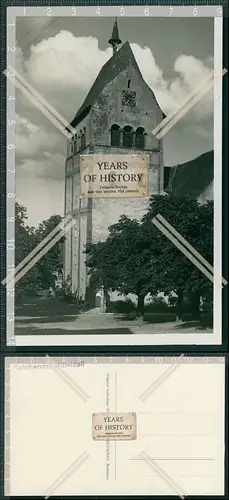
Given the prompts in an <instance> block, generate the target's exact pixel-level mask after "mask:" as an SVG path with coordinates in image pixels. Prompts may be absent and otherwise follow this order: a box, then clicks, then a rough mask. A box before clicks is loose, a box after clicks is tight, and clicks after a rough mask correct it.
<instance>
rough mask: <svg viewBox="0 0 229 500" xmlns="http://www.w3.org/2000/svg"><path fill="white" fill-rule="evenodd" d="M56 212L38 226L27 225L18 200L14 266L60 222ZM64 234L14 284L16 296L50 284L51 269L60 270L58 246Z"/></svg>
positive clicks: (41, 288)
mask: <svg viewBox="0 0 229 500" xmlns="http://www.w3.org/2000/svg"><path fill="white" fill-rule="evenodd" d="M61 220H62V217H61V216H60V215H52V216H51V217H49V219H47V220H44V221H43V222H41V223H40V224H39V226H38V228H36V229H35V228H34V227H30V226H28V225H27V209H26V207H24V206H23V205H20V204H19V203H16V204H15V242H16V245H15V248H16V251H15V265H16V266H17V265H18V264H19V263H20V262H21V261H22V260H23V259H24V258H25V257H27V255H28V254H29V253H30V252H31V251H32V250H34V248H36V247H37V245H38V244H39V243H40V242H41V241H43V240H44V238H45V237H46V236H47V235H48V234H50V233H51V231H52V230H53V229H54V228H55V227H56V226H57V225H58V224H59V223H60V222H61ZM63 239H64V237H63V238H62V239H61V240H59V241H58V242H57V243H56V244H55V245H53V247H52V248H51V249H50V250H49V251H48V252H47V253H46V254H45V255H43V256H42V257H41V259H40V260H39V261H38V262H37V263H36V264H35V265H34V266H33V267H32V268H31V269H30V270H29V271H28V272H27V273H26V274H25V276H23V277H22V278H21V279H20V281H18V283H16V296H17V297H18V296H20V297H21V296H22V295H23V294H24V293H28V292H34V291H35V292H36V291H39V290H44V289H47V288H49V287H51V286H53V282H54V275H53V274H54V272H57V271H59V270H60V269H62V266H63V262H62V260H63V258H62V251H61V246H62V242H63Z"/></svg>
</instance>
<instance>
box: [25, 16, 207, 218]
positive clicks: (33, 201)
mask: <svg viewBox="0 0 229 500" xmlns="http://www.w3.org/2000/svg"><path fill="white" fill-rule="evenodd" d="M213 22H214V21H213V19H211V18H205V19H204V18H199V19H196V18H195V19H194V18H182V19H167V18H154V19H148V18H147V19H145V18H144V19H138V20H136V19H134V18H129V19H123V18H122V19H120V20H119V31H120V37H121V39H122V41H123V42H125V41H126V40H128V41H129V42H130V44H131V47H132V50H133V52H134V55H135V58H136V60H137V63H138V65H139V68H140V70H141V72H142V75H143V77H144V79H145V81H146V82H147V83H148V85H149V86H150V87H151V88H152V90H153V91H154V92H155V95H156V98H157V100H158V102H159V104H160V106H161V109H162V110H163V111H164V113H165V114H167V113H169V112H171V111H173V110H174V109H176V106H177V105H178V103H179V102H180V101H182V99H183V98H184V97H185V96H186V95H187V94H188V93H189V92H190V91H191V90H192V89H193V88H195V87H196V86H197V85H198V83H199V82H200V81H202V80H203V79H204V78H205V77H206V76H207V75H208V74H209V72H210V71H211V70H212V68H213V61H214V24H213ZM112 26H113V19H111V18H103V19H97V18H93V19H83V18H81V19H79V18H78V19H77V18H52V19H51V20H49V19H41V18H26V19H25V18H23V19H22V18H21V19H20V18H18V20H17V24H16V37H17V53H16V68H17V71H18V72H19V73H20V74H21V75H22V76H23V77H24V78H26V80H27V81H28V82H29V83H30V84H31V85H32V86H33V87H34V88H35V89H36V90H37V91H39V92H40V93H41V94H42V96H43V97H44V98H45V99H46V100H47V101H48V102H49V103H50V104H51V105H52V106H54V108H55V109H56V110H57V111H58V112H59V113H60V114H61V115H62V116H63V117H64V118H65V119H66V120H67V121H71V120H72V118H73V117H74V115H75V114H76V112H77V110H78V108H79V107H80V105H81V104H82V101H83V100H84V98H85V96H86V94H87V92H88V90H89V89H90V87H91V85H92V83H93V81H94V80H95V78H96V76H97V74H98V72H99V70H100V69H101V67H102V66H103V65H104V64H105V62H106V61H107V60H108V59H109V58H110V57H111V55H112V51H111V47H110V46H109V44H108V39H109V38H110V35H111V31H112ZM16 113H17V116H16V120H17V126H16V196H17V201H18V202H19V203H21V204H23V205H25V206H26V207H27V210H28V218H29V223H30V224H33V225H36V224H38V223H39V222H40V221H41V220H43V219H44V218H48V217H49V216H50V215H53V214H54V213H59V214H61V215H63V210H64V170H65V158H66V138H65V137H64V135H62V134H61V132H59V131H58V130H57V128H55V126H54V125H53V124H51V123H50V122H49V120H48V119H47V118H46V117H45V116H44V114H43V113H42V112H41V111H40V110H38V109H37V108H36V106H35V105H34V104H32V103H31V102H30V101H29V100H28V99H27V98H26V97H25V96H23V94H21V92H20V90H17V91H16ZM211 149H213V92H211V91H210V92H209V93H208V94H207V95H206V96H205V97H204V98H203V99H202V100H201V102H200V103H199V104H197V105H196V106H195V107H194V108H193V109H192V110H191V111H190V112H188V113H187V114H186V116H185V117H184V118H183V119H182V120H180V122H179V123H178V124H177V125H176V126H175V127H173V129H172V130H171V131H170V132H169V133H168V134H167V135H166V136H165V138H164V163H165V165H176V164H178V163H183V162H186V161H189V160H191V159H193V158H195V157H197V156H199V155H200V154H202V153H204V152H206V151H209V150H211Z"/></svg>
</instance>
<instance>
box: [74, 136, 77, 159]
mask: <svg viewBox="0 0 229 500" xmlns="http://www.w3.org/2000/svg"><path fill="white" fill-rule="evenodd" d="M76 153H77V135H75V137H74V154H76Z"/></svg>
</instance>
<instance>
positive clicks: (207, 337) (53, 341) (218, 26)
mask: <svg viewBox="0 0 229 500" xmlns="http://www.w3.org/2000/svg"><path fill="white" fill-rule="evenodd" d="M198 8H199V7H198ZM202 8H206V9H207V6H206V7H205V6H204V7H202ZM31 9H32V10H33V12H34V9H36V10H37V9H38V10H39V11H40V9H43V8H41V7H28V8H27V7H26V10H27V12H26V15H30V16H32V10H31ZM54 9H60V7H54V8H52V11H54ZM62 9H68V8H67V7H62ZM70 9H71V8H70ZM83 9H84V10H83ZM83 9H82V8H79V15H81V16H82V17H83V16H84V17H85V8H83ZM91 9H92V7H91V8H90V10H91ZM93 9H94V11H95V8H94V7H93ZM103 9H104V8H103ZM105 9H106V15H109V17H110V16H112V13H111V10H112V11H113V10H114V7H112V8H110V7H106V8H105ZM107 9H109V14H108V13H107ZM117 9H118V7H116V10H117ZM131 9H132V10H131V12H132V13H133V12H134V11H135V12H136V9H137V7H136V8H135V7H131ZM152 9H153V7H152ZM155 9H157V7H155ZM161 9H167V16H168V15H169V12H168V8H164V7H161ZM176 9H178V8H176ZM185 9H186V7H185ZM185 9H184V7H182V11H183V12H184V10H185ZM187 9H188V11H189V10H190V9H189V7H187ZM211 9H214V11H215V13H216V12H217V9H218V10H219V9H222V7H221V6H214V7H212V6H211ZM46 10H47V9H46ZM77 10H78V8H77ZM86 10H87V11H88V8H87V7H86ZM174 10H175V8H174ZM16 11H19V12H20V14H19V13H18V15H23V13H24V15H25V11H24V7H23V8H22V7H15V8H14V7H9V8H8V9H7V23H9V22H10V21H9V19H12V16H13V17H14V16H16ZM28 11H29V14H28ZM62 12H63V11H62ZM104 12H105V11H104ZM164 12H165V10H164ZM179 12H181V11H180V10H179ZM208 12H210V11H208ZM211 12H212V10H211ZM189 14H191V12H190V13H189ZM218 14H219V12H218ZM39 15H40V14H39ZM53 15H54V14H53ZM55 15H56V14H55ZM92 15H93V14H92V13H91V14H90V16H92ZM116 15H120V13H119V12H118V13H117V12H116ZM129 15H131V14H129V12H128V14H127V13H126V16H128V17H129ZM138 15H140V13H138ZM142 15H143V14H142ZM158 15H159V14H158ZM212 15H214V14H212ZM94 16H95V12H94ZM190 17H191V16H190ZM203 17H204V16H203ZM15 19H16V17H15ZM8 29H9V28H8ZM15 35H16V33H15V34H14V36H15ZM7 40H8V32H7ZM11 43H12V42H11ZM8 55H9V53H8ZM222 57H223V18H222V16H220V17H214V71H215V75H216V77H217V76H219V73H220V71H222V63H223V60H222ZM7 65H11V66H12V62H11V61H9V59H8V57H7ZM10 86H11V87H10ZM11 88H12V84H11V83H9V81H8V82H7V95H9V89H10V90H11ZM11 95H12V93H11ZM11 114H12V111H11ZM7 117H8V107H7ZM8 129H9V127H7V135H8ZM10 183H12V180H11V181H10ZM11 186H12V184H11ZM11 190H12V187H10V185H9V176H8V159H7V193H9V192H10V191H11ZM9 201H10V200H8V202H9ZM9 216H12V203H11V204H9V203H7V217H9ZM221 226H222V79H220V78H218V79H216V80H215V82H214V331H213V333H197V334H194V333H191V334H188V333H183V334H182V333H179V334H171V333H169V334H166V333H163V334H152V335H151V334H122V335H120V334H118V335H110V334H107V335H106V334H103V335H95V334H93V335H89V334H86V335H78V334H76V335H74V334H71V335H68V334H67V330H66V333H65V334H63V335H48V334H43V335H14V334H12V327H13V326H14V322H13V321H12V320H11V321H10V323H9V322H8V318H9V315H11V317H12V315H13V314H14V313H13V312H12V303H14V301H12V298H11V300H10V301H9V297H8V296H7V345H9V346H10V345H16V346H42V345H43V346H47V345H50V346H52V345H55V346H65V345H67V346H69V345H74V346H104V345H107V346H108V345H109V346H139V345H142V346H143V345H144V346H155V345H193V344H194V345H221V344H222V227H221ZM8 235H9V226H8V224H7V240H8ZM11 255H12V253H11ZM8 262H9V260H8V254H7V263H8ZM10 309H11V310H10Z"/></svg>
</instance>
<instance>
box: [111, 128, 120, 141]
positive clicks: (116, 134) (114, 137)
mask: <svg viewBox="0 0 229 500" xmlns="http://www.w3.org/2000/svg"><path fill="white" fill-rule="evenodd" d="M111 146H120V127H119V125H117V124H116V123H114V125H112V127H111Z"/></svg>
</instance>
